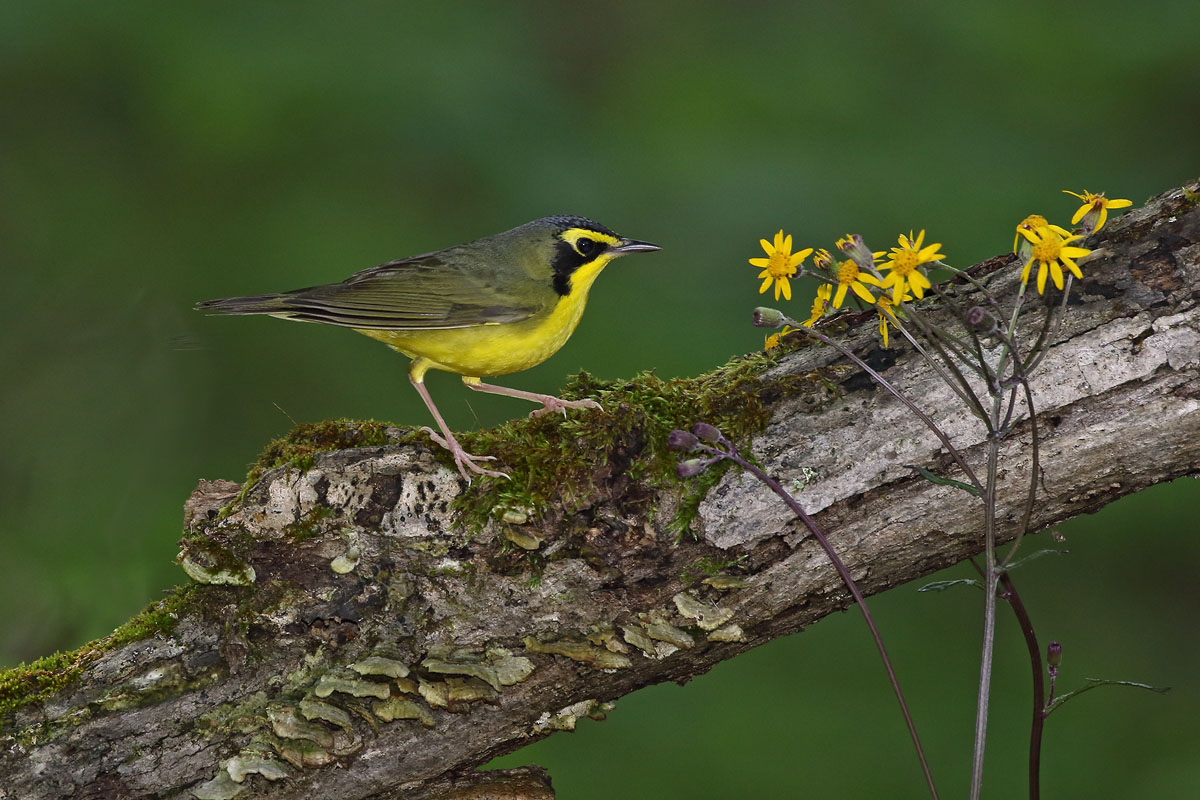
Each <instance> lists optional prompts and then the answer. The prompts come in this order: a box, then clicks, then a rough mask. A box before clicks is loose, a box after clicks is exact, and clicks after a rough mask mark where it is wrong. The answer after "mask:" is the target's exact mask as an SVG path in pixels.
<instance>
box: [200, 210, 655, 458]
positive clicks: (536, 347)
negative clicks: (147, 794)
mask: <svg viewBox="0 0 1200 800" xmlns="http://www.w3.org/2000/svg"><path fill="white" fill-rule="evenodd" d="M659 249H661V248H660V247H658V245H653V244H650V243H649V242H639V241H636V240H633V239H625V238H623V237H621V236H618V235H617V234H615V233H613V232H612V231H611V230H609V229H608V228H606V227H604V226H603V225H600V224H598V223H596V222H592V221H591V220H589V219H585V218H584V217H573V216H555V217H543V218H542V219H536V220H534V221H533V222H529V223H526V224H524V225H521V226H520V227H517V228H513V229H512V230H510V231H505V232H504V233H498V234H496V235H495V236H488V237H485V238H483V239H478V240H476V241H474V242H469V243H467V244H460V245H456V246H455V247H448V248H446V249H445V250H439V251H437V252H436V253H426V254H425V255H419V256H412V257H411V258H402V259H399V260H397V261H389V262H388V263H386V264H380V265H379V266H377V267H371V268H370V269H365V270H363V271H362V272H358V273H355V274H354V275H351V276H350V277H349V278H347V279H346V280H344V281H342V282H341V283H330V284H326V285H324V286H312V287H310V288H307V289H296V290H293V291H290V292H281V293H279V294H263V295H255V296H252V297H230V298H226V299H223V300H208V301H205V302H203V303H199V304H197V305H196V308H197V309H198V310H200V311H208V312H210V313H213V314H269V315H271V316H273V317H280V318H283V319H292V320H299V321H301V322H323V323H326V324H328V325H339V326H341V327H344V328H353V329H354V330H356V331H358V332H359V333H362V334H365V335H367V336H370V337H371V338H372V339H378V340H379V341H381V342H383V343H384V344H386V345H388V346H389V347H391V348H392V349H393V350H396V351H398V352H400V353H403V354H404V355H406V356H408V357H409V358H411V359H412V364H411V365H410V366H409V368H408V379H409V380H410V381H411V382H412V385H413V386H414V387H415V388H416V390H417V392H419V393H420V395H421V399H423V400H424V401H425V405H426V406H428V408H429V412H430V413H431V414H432V415H433V418H434V420H435V421H436V422H437V424H438V428H440V429H441V434H440V435H439V434H438V433H436V432H435V431H434V430H433V429H432V428H428V427H422V430H424V431H427V432H428V433H429V435H430V437H431V438H432V439H433V440H434V441H435V442H437V443H438V444H439V445H441V446H442V447H444V448H446V449H447V450H449V451H450V453H451V455H453V457H454V463H455V464H456V465H457V466H458V471H459V472H460V473H462V475H463V477H464V478H467V480H470V476H469V475H468V474H467V470H468V469H469V470H471V471H472V472H475V473H478V474H482V475H492V476H494V477H504V478H507V477H508V476H507V475H505V474H504V473H503V472H498V471H496V470H491V469H486V468H484V467H481V466H480V465H479V464H477V463H475V462H477V461H490V460H492V456H476V455H471V454H470V453H468V452H466V451H465V450H463V448H462V446H461V445H459V443H458V441H457V440H455V438H454V434H452V433H451V432H450V429H449V428H448V427H447V426H446V422H445V420H443V419H442V415H441V414H440V413H439V412H438V409H437V406H436V405H434V402H433V399H432V398H431V397H430V396H429V391H428V390H427V389H426V388H425V373H426V372H427V371H429V370H430V369H440V370H445V371H447V372H454V373H457V374H459V375H461V376H463V377H462V380H463V383H465V384H466V385H467V386H469V387H470V388H472V389H475V390H477V391H481V392H490V393H492V394H502V395H507V396H509V397H520V398H524V399H526V400H532V401H533V402H535V403H541V404H542V408H540V409H538V410H537V411H535V412H533V413H534V414H535V415H536V414H544V413H546V412H547V411H562V412H563V413H564V414H566V409H568V408H599V407H600V404H599V403H597V402H596V401H595V400H561V399H559V398H557V397H553V396H551V395H547V394H539V393H537V392H525V391H521V390H520V389H509V388H507V387H504V386H495V385H493V384H489V383H483V382H482V381H481V380H480V376H483V375H487V376H491V375H507V374H508V373H510V372H519V371H520V370H523V369H529V368H530V367H533V366H536V365H538V364H540V363H542V362H543V361H545V360H546V359H547V358H549V357H550V356H552V355H554V353H556V352H557V351H558V349H559V348H560V347H562V346H563V344H564V343H566V341H567V339H568V338H570V336H571V334H572V333H573V332H574V331H575V326H576V325H578V324H579V318H580V317H581V316H582V315H583V309H584V306H585V305H586V304H587V296H588V290H589V289H591V288H592V282H593V281H595V280H596V276H597V275H599V274H600V272H601V270H603V269H604V268H605V267H606V266H607V265H608V263H609V262H610V261H612V260H613V259H614V258H617V257H618V256H623V255H625V254H626V253H644V252H650V251H653V250H659Z"/></svg>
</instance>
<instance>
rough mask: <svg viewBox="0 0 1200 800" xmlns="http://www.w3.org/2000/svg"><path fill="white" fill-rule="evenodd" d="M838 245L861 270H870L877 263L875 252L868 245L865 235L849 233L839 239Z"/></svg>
mask: <svg viewBox="0 0 1200 800" xmlns="http://www.w3.org/2000/svg"><path fill="white" fill-rule="evenodd" d="M837 247H838V250H841V251H842V252H843V253H845V254H846V255H848V256H849V257H850V258H851V259H852V260H853V261H854V263H855V264H857V265H858V268H859V269H861V270H869V269H870V268H871V267H873V266H874V265H875V254H874V253H872V252H871V248H869V247H867V243H866V242H864V241H863V237H862V236H860V235H859V234H857V233H847V234H846V235H845V236H843V237H842V238H841V239H838V241H837Z"/></svg>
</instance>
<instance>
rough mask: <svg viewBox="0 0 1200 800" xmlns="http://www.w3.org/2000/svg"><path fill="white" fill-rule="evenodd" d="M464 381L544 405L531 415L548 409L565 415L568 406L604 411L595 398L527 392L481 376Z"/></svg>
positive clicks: (481, 388) (464, 379)
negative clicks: (582, 398) (566, 397)
mask: <svg viewBox="0 0 1200 800" xmlns="http://www.w3.org/2000/svg"><path fill="white" fill-rule="evenodd" d="M462 380H463V383H465V384H466V385H467V386H469V387H471V388H472V389H474V390H475V391H477V392H487V393H488V394H502V395H504V396H505V397H516V398H519V399H521V400H529V401H530V402H533V403H541V404H542V407H541V408H539V409H538V410H537V411H534V412H532V413H530V415H529V416H531V417H540V416H541V415H542V414H545V413H546V412H548V411H561V412H562V415H563V416H564V417H565V416H566V415H567V409H568V408H595V409H599V410H600V411H603V410H604V409H603V408H602V407H601V405H600V404H599V403H597V402H596V401H595V400H563V399H561V398H558V397H555V396H554V395H550V394H541V393H540V392H526V391H523V390H521V389H510V388H508V387H507V386H496V385H495V384H493V383H483V382H482V381H480V380H479V378H470V377H467V376H466V375H464V376H463V379H462Z"/></svg>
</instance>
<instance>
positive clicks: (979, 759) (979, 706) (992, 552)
mask: <svg viewBox="0 0 1200 800" xmlns="http://www.w3.org/2000/svg"><path fill="white" fill-rule="evenodd" d="M1000 402H1001V401H1000V398H999V397H998V396H997V397H993V399H992V419H993V422H994V423H997V424H998V423H999V417H1000ZM999 455H1000V439H999V436H998V434H993V435H991V436H989V437H988V465H987V489H986V490H985V491H984V495H983V496H984V505H983V508H984V524H983V537H984V577H983V597H984V605H983V645H982V653H981V654H980V664H979V696H978V698H977V702H976V706H975V746H974V751H973V753H972V755H971V790H970V795H969V796H970V799H971V800H979V798H980V796H981V794H982V792H983V755H984V749H985V747H986V744H987V721H988V698H989V696H990V694H991V690H992V661H993V656H994V655H995V645H996V587H997V584H998V583H999V575H998V571H997V569H996V479H997V475H998V472H999V470H998V462H999Z"/></svg>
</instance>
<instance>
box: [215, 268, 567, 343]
mask: <svg viewBox="0 0 1200 800" xmlns="http://www.w3.org/2000/svg"><path fill="white" fill-rule="evenodd" d="M453 253H454V251H453V250H451V251H442V252H441V253H431V254H427V255H421V256H413V257H412V258H404V259H400V260H398V261H391V262H388V263H387V264H380V265H379V266H377V267H371V268H370V269H365V270H363V271H362V272H358V273H356V274H354V275H352V276H350V277H349V278H347V279H346V280H344V281H342V282H341V283H330V284H325V285H323V286H311V287H309V288H307V289H296V290H294V291H290V292H283V293H280V294H273V295H256V296H253V297H231V298H226V299H223V300H209V301H207V302H205V303H200V304H199V305H198V306H197V308H199V309H201V310H204V311H209V312H212V313H217V314H273V315H276V316H281V317H288V318H290V319H296V320H302V321H305V322H323V323H325V324H327V325H340V326H343V327H347V328H364V329H368V330H433V329H446V328H466V327H471V326H473V325H487V324H496V323H503V322H519V321H520V320H523V319H528V318H529V317H531V316H533V315H534V314H536V313H537V312H538V311H539V310H541V309H542V308H543V307H544V306H543V302H542V301H543V295H545V294H546V291H544V290H542V287H539V286H536V285H533V286H530V285H528V284H527V283H526V282H521V285H520V286H519V287H513V286H505V287H501V286H498V285H497V284H498V283H499V282H500V281H498V280H496V275H497V270H495V269H489V268H487V267H484V268H482V269H479V268H475V269H468V268H465V267H464V266H462V264H464V263H477V262H476V261H475V260H474V259H470V258H467V259H453V258H449V257H448V256H450V255H452V254H453ZM509 283H511V281H509ZM514 289H516V291H514ZM531 297H532V298H533V299H532V300H531V299H530V298H531Z"/></svg>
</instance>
